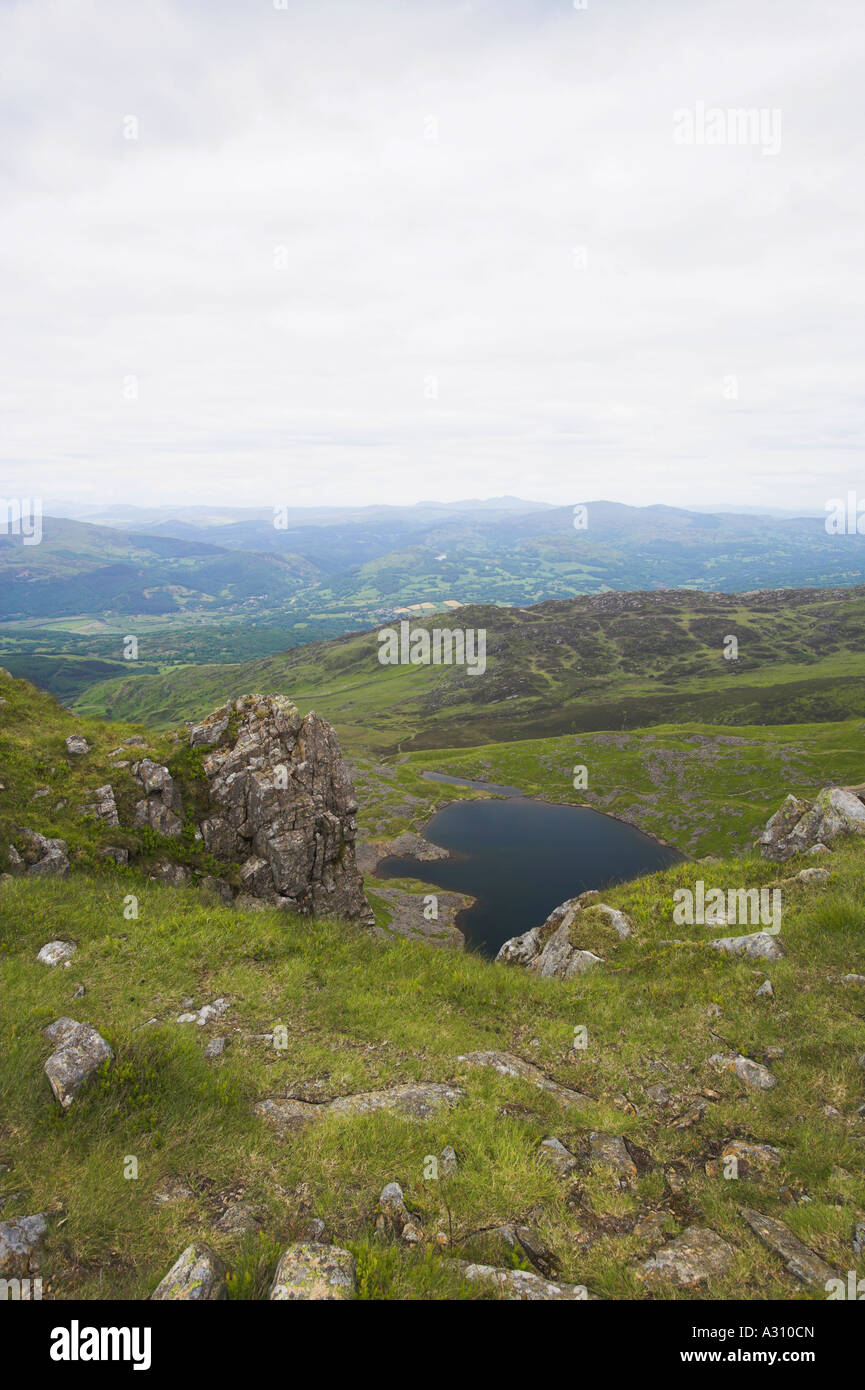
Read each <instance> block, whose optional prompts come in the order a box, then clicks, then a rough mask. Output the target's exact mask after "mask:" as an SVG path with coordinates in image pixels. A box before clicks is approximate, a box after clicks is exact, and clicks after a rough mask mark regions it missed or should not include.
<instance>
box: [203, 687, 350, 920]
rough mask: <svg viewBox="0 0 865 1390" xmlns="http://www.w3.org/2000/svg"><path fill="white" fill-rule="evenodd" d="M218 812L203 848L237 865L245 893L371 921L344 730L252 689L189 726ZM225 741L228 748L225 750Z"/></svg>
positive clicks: (205, 824) (208, 824) (275, 902)
mask: <svg viewBox="0 0 865 1390" xmlns="http://www.w3.org/2000/svg"><path fill="white" fill-rule="evenodd" d="M189 737H190V742H192V743H193V746H195V747H202V746H207V747H211V748H213V751H212V752H209V753H207V754H206V755H205V757H204V770H205V773H206V775H207V778H208V782H209V792H210V799H211V802H212V805H213V814H212V815H211V816H209V817H208V818H207V819H206V820H205V821H203V822H202V825H201V834H202V836H203V839H204V844H205V847H206V848H207V849H208V850H209V851H210V852H211V853H212V854H215V855H217V856H218V857H219V858H222V859H231V860H236V861H238V862H239V863H240V864H241V865H242V868H241V877H242V879H243V884H244V891H245V892H246V893H247V894H252V895H253V896H255V897H258V898H263V899H265V900H266V901H268V902H270V903H272V904H273V905H274V906H277V907H285V908H289V909H291V910H292V911H296V912H304V913H306V912H314V913H316V914H318V915H332V916H336V917H344V918H348V919H349V920H357V919H361V920H365V921H371V920H372V913H371V910H370V907H369V904H368V903H367V900H366V897H365V896H364V892H363V881H362V879H361V875H360V872H359V870H358V868H357V864H356V861H355V850H354V841H355V838H356V835H357V822H356V820H355V812H356V811H357V801H356V800H355V795H354V788H353V786H352V782H351V777H350V776H349V772H348V769H347V767H346V765H345V763H344V762H343V760H342V756H341V754H340V751H339V745H338V743H337V739H336V734H335V733H334V731H333V729H332V728H331V727H330V725H329V724H327V723H326V722H325V721H324V720H323V719H320V718H319V716H318V715H317V714H315V713H310V714H308V715H306V717H305V718H302V717H301V715H300V714H299V713H298V711H297V709H296V708H295V706H294V705H293V704H292V703H291V701H290V700H288V699H286V698H285V697H284V696H282V695H268V696H262V695H247V696H243V697H242V698H241V699H239V700H235V701H231V702H229V704H227V705H224V706H223V707H222V709H220V710H217V711H216V712H215V713H214V714H212V715H210V716H209V718H208V719H206V720H204V722H203V723H202V724H198V725H193V727H192V728H191V729H190V731H189ZM220 739H227V743H226V746H225V747H217V746H216V745H218V744H219V741H220Z"/></svg>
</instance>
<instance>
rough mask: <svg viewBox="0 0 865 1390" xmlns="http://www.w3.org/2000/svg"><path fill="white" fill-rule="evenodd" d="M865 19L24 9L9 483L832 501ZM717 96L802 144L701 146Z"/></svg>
mask: <svg viewBox="0 0 865 1390" xmlns="http://www.w3.org/2000/svg"><path fill="white" fill-rule="evenodd" d="M858 18H859V17H858V13H857V9H856V7H855V5H854V3H853V0H844V3H836V4H830V5H829V6H828V7H827V6H822V7H815V6H814V5H813V4H811V3H809V4H805V3H802V0H794V3H791V4H780V3H778V4H773V3H765V4H763V5H762V6H754V4H753V0H747V3H745V2H743V0H732V2H731V3H725V2H724V3H722V0H702V2H701V4H700V5H694V4H693V0H691V3H688V0H672V3H667V4H660V5H645V4H640V3H637V0H620V2H619V3H616V4H614V3H612V0H590V8H589V9H588V10H585V11H578V10H575V9H574V8H573V7H572V5H570V4H569V3H567V0H561V2H560V3H556V2H554V0H544V2H543V3H541V2H540V0H535V3H532V0H524V3H520V4H516V3H513V4H502V3H499V4H494V3H478V4H475V5H470V4H454V3H448V0H444V3H424V2H423V0H420V2H417V0H413V3H412V4H411V5H406V4H404V3H403V4H398V3H394V4H390V5H386V4H377V3H376V2H375V0H371V3H368V4H364V5H363V6H360V5H357V4H352V3H351V0H343V3H340V4H327V3H324V4H322V3H315V4H313V3H309V4H308V3H290V7H289V9H288V10H287V11H280V10H276V9H274V8H273V6H272V4H270V3H266V0H259V2H258V3H248V4H244V5H236V4H233V5H228V4H224V3H223V4H219V3H210V4H208V3H189V2H188V0H186V3H181V2H180V0H177V2H176V3H168V2H167V0H156V3H148V4H147V5H146V6H145V5H142V6H117V5H116V4H114V5H112V4H110V3H108V0H52V2H51V3H49V2H48V0H44V2H43V0H25V3H18V4H12V5H11V6H7V8H6V9H4V10H3V11H2V13H0V51H2V52H3V53H4V54H5V61H4V69H5V70H4V108H3V124H4V127H5V130H4V132H3V134H2V149H3V151H4V154H3V157H2V162H0V199H2V206H3V209H4V216H3V221H4V231H3V236H2V244H0V293H2V299H3V304H4V320H5V325H6V333H5V334H4V338H3V343H2V347H0V380H2V384H0V407H2V414H3V419H4V426H3V443H2V459H3V464H2V468H3V478H2V486H3V489H4V491H5V494H6V495H9V494H10V493H25V494H34V493H41V494H42V495H43V496H45V497H47V498H50V497H51V496H52V495H54V496H64V497H70V496H75V495H78V496H82V497H83V496H89V497H96V498H99V499H103V500H121V499H123V500H128V501H136V500H140V501H146V502H148V503H149V502H156V501H171V500H177V501H184V502H188V501H193V500H200V501H206V502H209V501H219V502H228V501H231V500H235V501H236V502H237V503H238V504H239V505H246V504H256V503H262V502H263V503H272V502H281V501H291V502H293V503H295V504H304V503H320V502H323V501H326V500H332V501H334V502H340V503H344V502H370V501H385V500H403V501H409V502H410V501H413V500H416V499H418V498H421V497H429V496H439V497H442V498H444V499H453V498H456V497H462V496H467V495H475V496H478V495H497V494H501V493H504V492H518V493H520V492H522V493H531V495H533V496H536V497H539V498H543V499H546V500H550V501H562V502H564V501H571V500H574V499H575V498H577V497H580V496H582V497H590V496H598V495H603V496H608V497H615V498H619V499H621V500H624V501H631V502H653V501H665V502H679V503H687V502H693V503H700V502H712V501H721V500H725V499H726V500H739V501H742V502H750V503H766V504H769V505H774V506H805V505H811V506H814V505H816V506H817V507H818V508H820V507H822V503H823V499H824V498H825V497H826V496H831V495H836V494H838V493H839V492H840V491H842V490H845V489H846V488H847V487H848V486H855V485H856V483H857V481H860V480H861V470H860V469H859V455H858V453H857V448H858V441H859V439H860V438H861V433H862V423H863V420H862V415H863V409H862V392H861V381H862V375H863V372H862V369H863V360H862V359H863V349H862V332H861V328H862V309H863V293H862V284H861V276H858V275H857V272H858V270H859V243H860V241H861V228H862V225H863V220H865V218H863V214H865V195H863V186H862V180H861V177H860V167H859V154H860V148H861V137H862V130H861V122H858V123H857V121H856V119H855V117H854V115H853V114H852V113H854V112H855V111H856V109H857V99H858V90H859V84H860V82H861V75H860V74H861V66H862V58H863V46H865V44H863V38H862V33H863V30H862V26H861V24H860V23H859V22H858ZM699 101H702V102H705V103H706V105H707V106H719V107H722V108H730V107H736V108H739V107H743V106H754V107H758V108H770V109H776V108H777V109H779V110H780V112H781V119H782V142H781V150H780V153H779V154H777V156H765V155H763V154H762V152H761V150H760V149H759V148H741V147H721V148H709V147H706V146H701V147H697V146H692V147H687V146H685V147H683V146H679V145H676V144H675V143H674V141H673V112H674V110H676V109H677V108H688V109H691V108H693V107H694V106H695V103H697V102H699ZM130 115H132V116H135V117H136V118H137V120H138V122H139V138H138V140H137V141H130V140H126V139H124V138H123V122H124V118H125V117H127V116H130ZM430 134H434V135H435V136H436V138H434V139H430V138H428V136H429V135H430ZM575 247H585V255H586V264H585V267H584V268H580V267H579V265H578V264H577V265H575V257H574V248H575ZM577 259H579V258H577ZM730 376H733V377H735V378H736V383H737V389H738V398H737V399H735V400H726V399H725V398H724V391H723V383H724V379H725V378H726V377H730ZM130 377H135V378H136V379H137V385H138V392H139V394H138V399H137V400H125V399H124V397H123V385H124V381H125V380H127V379H128V378H130ZM430 378H435V391H431V389H430ZM431 395H434V397H435V398H433V399H430V396H431Z"/></svg>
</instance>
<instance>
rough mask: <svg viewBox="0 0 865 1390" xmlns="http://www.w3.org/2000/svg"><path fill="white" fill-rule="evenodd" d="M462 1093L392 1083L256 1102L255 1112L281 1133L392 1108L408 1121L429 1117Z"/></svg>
mask: <svg viewBox="0 0 865 1390" xmlns="http://www.w3.org/2000/svg"><path fill="white" fill-rule="evenodd" d="M463 1095H464V1092H463V1091H462V1090H461V1089H460V1088H459V1087H458V1086H450V1085H444V1084H442V1083H440V1082H435V1081H430V1082H417V1083H416V1084H415V1085H411V1086H394V1087H392V1088H391V1089H390V1090H388V1091H360V1092H358V1094H356V1095H353V1096H337V1097H336V1099H335V1100H329V1101H324V1102H314V1101H308V1100H294V1099H292V1098H290V1097H283V1098H277V1099H267V1100H262V1101H259V1102H258V1104H257V1105H256V1106H255V1113H256V1114H257V1115H261V1116H262V1118H263V1119H266V1120H269V1121H270V1122H271V1124H273V1125H275V1126H276V1128H277V1129H278V1130H280V1131H282V1132H283V1133H288V1132H290V1131H292V1130H295V1129H300V1128H302V1127H303V1126H304V1125H307V1124H309V1123H310V1122H312V1121H315V1120H320V1119H323V1118H324V1116H325V1115H370V1114H372V1113H373V1112H374V1111H376V1110H385V1111H392V1112H393V1113H395V1114H399V1115H402V1116H404V1117H405V1118H407V1119H410V1120H428V1119H430V1117H431V1116H433V1115H434V1114H435V1113H436V1111H437V1110H440V1109H442V1108H449V1107H450V1106H453V1105H456V1104H457V1102H458V1101H460V1100H462V1098H463Z"/></svg>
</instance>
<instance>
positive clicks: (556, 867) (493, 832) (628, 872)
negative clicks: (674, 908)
mask: <svg viewBox="0 0 865 1390" xmlns="http://www.w3.org/2000/svg"><path fill="white" fill-rule="evenodd" d="M436 780H438V779H436ZM453 780H454V781H455V782H459V783H460V785H465V784H466V783H465V779H459V778H454V779H453ZM423 833H424V836H425V838H426V839H428V840H432V842H433V843H434V844H436V845H441V846H442V847H443V848H444V849H447V850H450V851H451V858H450V859H442V860H438V861H434V862H432V863H422V862H421V861H420V860H417V859H414V858H411V857H405V856H396V855H393V856H391V857H390V858H387V859H383V860H382V861H381V863H380V864H379V866H378V868H377V870H376V873H377V875H378V876H379V877H381V878H417V879H421V880H423V882H425V883H433V884H435V885H436V886H437V887H439V888H448V889H451V890H452V891H453V892H457V893H470V894H471V895H472V897H474V898H476V899H477V901H476V902H475V904H474V906H473V907H471V908H469V909H467V910H466V911H465V912H461V913H460V915H459V917H458V919H457V925H458V926H459V927H460V930H461V931H462V932H463V933H464V934H465V937H466V944H467V945H468V946H469V947H470V948H471V949H472V950H475V951H479V952H480V953H481V954H482V955H485V956H494V955H495V954H496V952H497V951H498V949H499V947H500V946H501V944H502V942H504V941H507V939H508V937H511V936H517V935H519V933H520V932H524V931H528V929H529V927H537V926H539V925H540V923H541V922H543V921H544V920H545V918H546V917H548V916H549V914H550V912H552V910H553V908H554V907H558V905H559V903H563V902H564V901H565V900H566V899H567V898H574V897H576V896H577V894H578V893H582V892H584V891H585V890H586V889H588V888H606V887H608V886H609V885H610V884H613V883H621V882H622V881H623V880H625V879H629V878H637V877H639V875H640V874H645V873H652V872H654V871H655V870H656V869H664V868H666V867H667V866H668V865H670V864H674V863H676V862H677V861H678V860H680V859H681V858H682V856H681V855H680V854H679V852H678V851H677V850H674V849H668V848H666V847H665V846H664V845H661V844H659V843H658V841H657V840H653V839H652V838H651V837H650V836H649V835H644V834H643V833H642V831H640V830H635V829H634V827H633V826H631V825H625V824H624V822H622V821H618V820H614V819H613V818H612V817H611V816H605V815H602V814H601V812H600V811H593V810H591V809H590V808H589V807H586V806H555V805H549V804H548V803H546V802H543V801H533V800H532V799H531V798H529V797H523V796H519V797H517V796H514V797H510V798H508V799H506V800H502V801H498V800H489V801H486V800H484V801H455V802H452V803H451V804H450V805H449V806H444V807H442V809H441V810H440V811H439V812H438V813H437V814H436V815H435V816H433V818H432V820H431V821H430V823H429V825H428V826H427V828H426V830H425V831H424V832H423Z"/></svg>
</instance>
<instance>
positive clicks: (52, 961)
mask: <svg viewBox="0 0 865 1390" xmlns="http://www.w3.org/2000/svg"><path fill="white" fill-rule="evenodd" d="M77 950H78V947H77V946H76V945H75V943H74V942H73V941H46V943H45V945H44V946H43V947H42V949H41V951H40V952H39V954H38V955H37V957H36V959H37V960H40V961H41V962H42V964H43V965H60V964H61V963H62V962H63V961H65V960H69V959H70V957H71V956H74V955H75V952H76V951H77Z"/></svg>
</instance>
